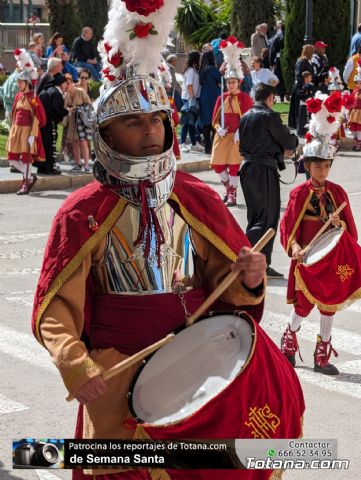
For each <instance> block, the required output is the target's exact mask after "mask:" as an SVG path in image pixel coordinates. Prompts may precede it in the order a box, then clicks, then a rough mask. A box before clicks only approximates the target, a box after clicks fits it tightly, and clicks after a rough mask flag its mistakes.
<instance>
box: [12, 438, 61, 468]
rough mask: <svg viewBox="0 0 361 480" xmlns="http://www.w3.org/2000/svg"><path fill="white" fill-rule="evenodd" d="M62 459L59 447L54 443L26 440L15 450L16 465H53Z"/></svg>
mask: <svg viewBox="0 0 361 480" xmlns="http://www.w3.org/2000/svg"><path fill="white" fill-rule="evenodd" d="M60 460H61V455H60V451H59V449H58V447H57V446H56V445H54V444H52V443H46V442H36V443H29V442H24V443H22V444H20V445H18V446H17V447H16V448H15V450H14V466H17V467H20V466H34V467H51V466H53V465H55V464H56V463H58V462H59V461H60Z"/></svg>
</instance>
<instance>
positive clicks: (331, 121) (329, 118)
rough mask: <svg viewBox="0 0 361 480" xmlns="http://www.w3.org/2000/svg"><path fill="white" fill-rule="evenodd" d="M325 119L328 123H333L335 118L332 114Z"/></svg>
mask: <svg viewBox="0 0 361 480" xmlns="http://www.w3.org/2000/svg"><path fill="white" fill-rule="evenodd" d="M326 120H327V121H328V123H333V122H335V121H336V118H335V117H334V116H333V115H329V116H328V117H327V118H326Z"/></svg>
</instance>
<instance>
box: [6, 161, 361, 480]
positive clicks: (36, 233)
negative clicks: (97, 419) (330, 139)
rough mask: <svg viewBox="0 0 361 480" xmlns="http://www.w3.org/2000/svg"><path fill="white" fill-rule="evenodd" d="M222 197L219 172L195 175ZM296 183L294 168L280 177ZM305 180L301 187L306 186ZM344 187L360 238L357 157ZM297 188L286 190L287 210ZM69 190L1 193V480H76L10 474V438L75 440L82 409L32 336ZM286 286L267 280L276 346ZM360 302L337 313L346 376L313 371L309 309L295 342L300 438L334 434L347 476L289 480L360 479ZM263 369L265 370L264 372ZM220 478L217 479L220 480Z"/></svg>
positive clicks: (344, 171) (242, 218)
mask: <svg viewBox="0 0 361 480" xmlns="http://www.w3.org/2000/svg"><path fill="white" fill-rule="evenodd" d="M358 175H360V177H358ZM197 176H198V177H199V178H201V179H202V180H204V181H206V182H207V183H208V184H209V185H211V186H212V187H213V188H215V189H216V190H217V191H219V192H220V191H221V189H220V188H219V183H218V180H217V177H216V175H215V174H214V173H213V172H211V171H207V172H201V173H199V174H197ZM284 177H285V178H286V179H291V178H292V175H291V167H290V166H288V169H287V171H286V173H285V174H284ZM303 179H304V177H303V176H302V178H300V180H298V181H303ZM330 179H331V180H334V181H336V182H338V183H340V184H341V185H343V187H344V188H345V189H346V191H347V192H348V194H349V196H350V202H351V206H352V209H353V212H354V215H355V217H356V223H357V226H358V229H359V232H360V233H361V210H360V208H358V207H359V205H360V199H361V159H360V155H359V154H356V153H347V156H346V154H344V155H343V154H342V155H340V156H339V157H338V158H337V160H336V161H335V164H334V167H333V170H332V174H331V177H330ZM290 189H291V187H288V186H287V187H286V186H283V187H282V202H283V206H284V205H285V203H286V202H287V198H288V193H289V191H290ZM68 194H69V192H68V191H61V190H58V191H47V192H36V193H33V194H32V195H30V196H29V197H25V196H24V197H17V196H16V195H14V194H7V195H0V311H1V313H2V315H1V320H0V322H1V328H0V365H1V366H2V368H1V369H0V479H4V480H5V479H6V480H20V479H24V480H28V479H29V480H30V479H37V480H39V479H40V480H56V479H57V478H61V479H67V478H70V476H71V475H70V473H69V472H67V471H59V470H56V471H53V472H54V473H52V472H51V473H50V471H46V470H38V471H29V470H12V469H11V441H12V440H13V439H15V438H22V437H38V438H43V437H49V438H50V437H53V438H69V437H72V435H73V430H74V419H75V415H76V409H77V406H76V403H75V402H73V403H67V402H66V401H65V397H66V391H65V388H64V387H63V386H62V382H61V380H60V377H59V375H58V373H57V371H56V369H55V367H54V366H53V365H52V363H51V361H50V359H49V357H48V355H47V353H46V352H45V351H44V350H43V349H42V348H41V347H40V346H38V344H37V343H36V341H35V340H34V339H33V337H32V334H31V331H30V321H29V319H30V313H31V309H32V301H33V292H34V289H35V286H36V283H37V279H38V275H39V270H40V266H41V262H42V255H43V249H44V246H45V243H46V240H47V234H48V232H49V229H50V225H51V221H52V218H53V216H54V214H55V212H56V210H57V209H58V207H59V205H60V204H61V203H62V201H63V200H64V199H65V198H66V197H67V195H68ZM238 197H239V203H240V204H241V205H240V206H238V207H233V208H232V209H231V211H232V213H233V214H234V215H235V217H236V219H237V221H238V222H239V223H240V225H241V226H242V227H245V226H246V209H245V207H244V205H242V204H244V200H243V197H242V195H241V194H239V196H238ZM288 264H289V260H288V258H287V256H286V255H285V254H284V252H283V251H282V248H281V245H280V243H279V240H278V239H277V240H276V242H275V252H274V260H273V267H275V268H276V269H277V270H280V271H282V272H283V273H284V274H285V275H287V272H288ZM286 283H287V282H286V280H281V281H270V282H269V284H268V287H267V299H266V310H265V314H264V317H263V321H262V326H263V327H264V329H265V330H266V332H267V333H268V334H269V335H270V336H271V337H272V338H273V340H274V341H275V342H276V343H277V344H279V340H280V335H281V333H282V332H283V330H284V328H285V326H286V324H287V321H288V316H289V312H290V307H289V306H287V305H286V303H285V292H286ZM360 312H361V303H356V304H354V305H353V306H351V307H349V308H348V309H347V310H346V311H344V312H341V313H339V314H337V316H336V321H335V328H334V332H333V346H334V347H335V349H336V350H337V351H338V353H339V357H338V358H337V359H336V362H335V363H336V365H337V366H338V368H339V370H340V372H341V374H340V375H339V376H338V377H333V378H327V377H326V376H322V375H319V374H316V373H314V372H313V356H312V354H313V351H314V346H315V340H316V334H317V333H318V325H319V319H318V315H317V313H313V314H312V315H311V316H310V318H309V319H308V320H307V321H305V322H304V324H303V325H302V328H301V331H300V333H299V343H300V348H301V352H302V356H303V359H304V363H303V364H302V363H301V362H300V361H298V363H299V364H300V366H299V367H298V368H297V373H298V375H299V377H300V379H301V382H302V385H303V388H304V394H305V398H306V406H307V410H306V414H305V420H304V438H337V439H338V458H340V459H350V461H351V466H350V470H349V471H348V472H346V471H307V472H304V471H303V472H297V471H293V472H291V471H290V472H287V474H286V475H285V480H301V479H302V480H304V479H305V480H308V479H310V480H314V479H327V480H328V479H330V480H346V479H347V480H349V479H351V478H355V479H357V478H360V473H359V472H360V469H361V453H360V447H359V442H358V439H359V430H360V415H359V414H360V400H361V328H360ZM261 374H262V372H260V375H261ZM220 480H221V479H220Z"/></svg>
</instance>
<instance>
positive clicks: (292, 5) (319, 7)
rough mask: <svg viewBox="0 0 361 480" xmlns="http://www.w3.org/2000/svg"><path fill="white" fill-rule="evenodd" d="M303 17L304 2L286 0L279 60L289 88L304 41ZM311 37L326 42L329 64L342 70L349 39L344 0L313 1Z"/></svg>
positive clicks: (347, 17)
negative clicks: (284, 28) (283, 36)
mask: <svg viewBox="0 0 361 480" xmlns="http://www.w3.org/2000/svg"><path fill="white" fill-rule="evenodd" d="M305 18H306V11H305V1H304V0H287V8H286V32H285V48H284V50H283V52H282V54H281V62H282V68H283V78H284V80H285V84H286V87H287V89H288V90H289V91H291V89H292V86H293V83H294V81H295V73H294V67H295V63H296V60H297V58H299V56H300V54H301V50H302V46H303V44H304V42H303V38H304V34H305ZM336 19H337V21H336ZM313 38H314V39H315V40H323V41H324V42H326V43H328V44H329V45H330V47H329V48H328V49H327V56H328V59H329V62H330V66H331V65H332V66H336V67H337V68H339V69H342V68H343V66H344V65H345V62H346V58H347V52H348V47H349V41H350V5H349V1H348V0H317V2H316V1H314V2H313Z"/></svg>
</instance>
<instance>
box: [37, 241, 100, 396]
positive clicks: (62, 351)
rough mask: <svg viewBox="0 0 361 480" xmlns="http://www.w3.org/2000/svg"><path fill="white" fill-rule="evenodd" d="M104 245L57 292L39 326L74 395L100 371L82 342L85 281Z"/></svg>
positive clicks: (85, 260) (57, 365)
mask: <svg viewBox="0 0 361 480" xmlns="http://www.w3.org/2000/svg"><path fill="white" fill-rule="evenodd" d="M104 247H105V241H104V240H103V241H102V242H100V244H99V245H98V246H97V248H96V250H95V251H94V252H93V254H89V255H88V256H87V257H86V258H84V261H83V262H82V264H81V266H80V267H79V268H78V269H77V270H76V271H75V272H74V274H73V275H72V276H71V277H70V278H69V279H68V280H67V281H66V282H65V283H64V284H63V285H62V286H61V287H60V288H59V290H58V292H57V293H56V295H55V296H54V298H53V300H52V301H51V302H50V304H49V306H48V307H47V309H46V310H45V312H44V314H43V316H42V319H41V322H40V334H41V337H42V340H43V342H44V345H45V347H46V348H47V350H48V351H49V353H50V355H51V358H52V361H53V362H54V364H55V365H56V367H57V368H58V369H59V371H60V374H61V376H62V378H63V381H64V384H65V386H66V388H67V389H68V390H69V392H70V393H71V394H74V392H76V391H77V390H78V388H80V387H81V386H82V385H84V384H85V383H86V382H87V381H89V380H90V379H91V378H93V377H95V376H97V375H100V374H101V373H102V372H103V368H102V367H100V366H99V365H97V364H96V363H95V362H94V361H93V360H92V359H91V358H90V357H89V353H88V350H87V348H86V346H85V344H84V343H83V342H82V340H81V333H82V331H83V327H84V304H85V294H86V280H87V277H88V275H89V271H90V268H91V265H92V262H94V261H96V260H95V259H96V257H97V256H99V255H101V254H102V252H103V251H104Z"/></svg>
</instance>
